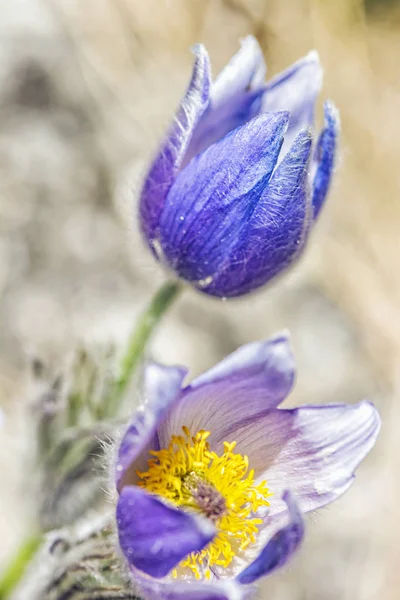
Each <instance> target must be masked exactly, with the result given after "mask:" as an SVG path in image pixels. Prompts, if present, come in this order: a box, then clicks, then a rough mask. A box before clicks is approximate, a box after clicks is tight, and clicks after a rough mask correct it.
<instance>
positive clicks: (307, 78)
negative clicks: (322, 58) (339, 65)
mask: <svg viewBox="0 0 400 600" xmlns="http://www.w3.org/2000/svg"><path fill="white" fill-rule="evenodd" d="M322 78H323V70H322V67H321V63H320V62H319V56H318V53H317V52H316V51H315V50H314V51H312V52H309V53H308V54H307V56H305V57H304V58H302V59H300V60H298V61H297V62H295V63H294V64H293V65H292V66H290V67H289V68H288V69H286V70H285V71H282V72H281V73H279V74H278V75H276V76H275V77H274V78H273V79H271V80H270V81H269V82H268V83H267V86H266V90H265V93H264V97H263V102H262V108H261V110H262V111H263V112H267V111H276V110H288V111H289V112H290V121H289V129H288V133H287V136H286V137H285V144H284V148H283V151H284V152H285V151H286V149H288V148H289V147H290V146H291V144H292V142H293V140H294V138H295V137H296V135H297V134H298V132H299V131H300V130H301V129H306V128H308V127H311V126H312V125H313V123H314V111H315V101H316V99H317V96H318V94H319V93H320V91H321V87H322Z"/></svg>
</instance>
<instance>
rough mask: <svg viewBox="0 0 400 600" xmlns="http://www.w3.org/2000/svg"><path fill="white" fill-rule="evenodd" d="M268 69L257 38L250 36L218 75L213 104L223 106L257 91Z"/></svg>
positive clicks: (213, 90)
mask: <svg viewBox="0 0 400 600" xmlns="http://www.w3.org/2000/svg"><path fill="white" fill-rule="evenodd" d="M266 72H267V67H266V65H265V61H264V56H263V53H262V50H261V48H260V45H259V43H258V42H257V40H256V38H255V37H253V36H252V35H248V36H247V37H245V38H244V39H243V40H242V42H241V48H240V50H239V52H237V53H236V54H235V56H233V57H232V58H231V60H230V61H229V63H228V64H227V65H226V66H225V67H224V69H223V70H222V71H221V73H220V74H219V75H218V77H217V78H216V80H215V81H214V83H213V84H212V88H211V102H212V104H213V105H214V106H221V104H224V103H225V102H227V101H228V100H230V99H232V98H234V97H235V96H236V95H237V94H240V93H241V92H244V91H245V90H255V89H257V88H260V87H262V86H263V84H264V80H265V75H266Z"/></svg>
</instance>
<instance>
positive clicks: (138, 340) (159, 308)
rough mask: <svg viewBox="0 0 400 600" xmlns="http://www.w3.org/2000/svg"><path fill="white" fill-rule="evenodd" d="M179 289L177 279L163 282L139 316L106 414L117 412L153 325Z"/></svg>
mask: <svg viewBox="0 0 400 600" xmlns="http://www.w3.org/2000/svg"><path fill="white" fill-rule="evenodd" d="M181 289H182V286H181V284H180V283H179V282H177V281H173V282H167V283H165V284H164V285H163V286H162V287H161V288H160V289H159V290H158V292H157V293H156V295H155V296H154V298H153V299H152V301H151V302H150V304H149V306H148V307H147V309H146V310H145V311H144V312H143V313H142V315H141V316H140V317H139V320H138V322H137V325H136V327H135V329H134V331H133V333H132V335H131V337H130V340H129V343H128V347H127V350H126V352H125V354H124V356H123V358H122V361H121V365H120V374H119V377H118V379H117V381H116V382H115V388H114V392H113V397H112V398H111V399H110V402H109V406H108V407H107V412H108V415H110V416H115V415H116V414H117V412H118V408H119V406H120V404H121V401H122V399H123V397H124V393H125V391H126V389H127V387H128V385H129V382H130V381H131V378H132V376H133V374H134V372H135V370H136V368H137V367H138V365H139V363H140V360H141V358H142V356H143V353H144V351H145V349H146V346H147V343H148V341H149V339H150V337H151V335H152V333H153V331H154V329H155V327H156V326H157V325H158V323H159V322H160V320H161V318H162V317H163V315H164V313H166V312H167V310H168V309H169V307H170V306H171V304H172V303H173V301H174V300H175V299H176V298H177V296H178V294H179V292H180V290H181Z"/></svg>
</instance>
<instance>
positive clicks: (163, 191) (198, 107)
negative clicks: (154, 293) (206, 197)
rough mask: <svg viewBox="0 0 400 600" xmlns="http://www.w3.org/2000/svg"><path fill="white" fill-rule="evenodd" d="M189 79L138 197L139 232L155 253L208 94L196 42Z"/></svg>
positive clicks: (202, 52) (204, 60)
mask: <svg viewBox="0 0 400 600" xmlns="http://www.w3.org/2000/svg"><path fill="white" fill-rule="evenodd" d="M194 53H195V55H196V59H195V63H194V66H193V73H192V79H191V81H190V84H189V86H188V89H187V91H186V94H185V96H184V98H183V100H182V102H181V105H180V107H179V108H178V111H177V114H176V117H175V119H174V122H173V123H172V125H171V128H170V130H169V133H168V135H167V139H166V140H165V142H164V144H163V145H162V146H161V149H160V151H159V153H158V155H157V156H156V158H155V160H154V162H153V164H152V166H151V167H150V170H149V172H148V174H147V177H146V179H145V182H144V185H143V189H142V192H141V197H140V207H139V217H140V225H141V229H142V233H143V235H144V237H145V239H146V241H147V243H148V244H149V246H150V248H151V250H152V251H153V253H154V254H156V256H157V255H158V254H157V252H158V250H157V240H158V226H159V221H160V216H161V213H162V210H163V207H164V201H165V198H166V196H167V194H168V191H169V189H170V187H171V185H172V184H173V182H174V180H175V178H176V175H177V173H178V171H179V169H180V167H181V164H182V161H183V159H184V157H185V153H186V151H187V149H188V146H189V143H190V140H191V138H192V135H193V132H194V130H195V128H196V126H197V124H198V122H199V119H200V117H201V115H202V114H203V112H204V111H205V110H206V108H207V106H208V101H209V95H210V86H211V72H210V61H209V57H208V54H207V51H206V49H205V48H204V47H203V46H201V45H198V46H196V47H195V48H194Z"/></svg>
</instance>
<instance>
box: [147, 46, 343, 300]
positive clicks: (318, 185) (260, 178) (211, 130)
mask: <svg viewBox="0 0 400 600" xmlns="http://www.w3.org/2000/svg"><path fill="white" fill-rule="evenodd" d="M195 54H196V60H195V63H194V67H193V74H192V78H191V81H190V84H189V86H188V89H187V92H186V94H185V96H184V98H183V100H182V102H181V104H180V106H179V108H178V111H177V114H176V117H175V120H174V122H173V124H172V126H171V128H170V130H169V133H168V135H167V138H166V140H165V142H164V144H163V145H162V146H161V148H160V150H159V152H158V154H157V156H156V158H155V160H154V162H153V164H152V166H151V168H150V170H149V172H148V174H147V177H146V179H145V182H144V185H143V188H142V192H141V197H140V209H139V212H140V225H141V229H142V233H143V235H144V237H145V239H146V241H147V243H148V245H149V247H150V249H151V250H152V252H153V254H154V256H155V257H156V258H157V259H158V260H159V261H160V262H161V263H162V264H164V265H165V266H166V267H167V268H169V269H170V270H172V271H173V272H174V273H175V274H176V276H178V277H179V278H182V279H184V280H186V281H187V282H189V283H190V284H191V285H193V286H194V287H196V288H197V289H199V290H200V291H202V292H204V293H207V294H210V295H214V296H219V297H234V296H240V295H242V294H246V293H248V292H251V291H252V290H254V289H256V288H259V287H261V286H263V285H264V284H266V283H267V282H269V281H270V280H271V279H272V278H273V277H275V276H276V275H278V274H280V273H281V272H282V271H284V270H285V269H286V268H287V267H289V266H290V265H291V264H292V263H293V262H294V261H295V260H296V259H297V258H298V256H299V255H300V254H301V252H302V250H303V249H304V247H305V245H306V242H307V239H308V237H309V234H310V231H311V229H312V227H313V223H314V220H315V218H316V216H317V215H318V213H319V211H320V209H321V207H322V205H323V203H324V201H325V198H326V195H327V192H328V189H329V186H330V182H331V177H332V172H333V169H334V159H335V153H336V145H337V136H338V129H339V121H338V114H337V111H336V109H335V108H334V106H333V105H332V104H331V103H329V102H327V103H326V104H325V126H324V128H323V130H322V132H321V134H320V136H319V139H318V140H315V136H314V132H313V123H314V105H315V100H316V97H317V95H318V93H319V91H320V87H321V79H322V70H321V66H320V64H319V61H318V56H317V54H316V53H315V52H311V53H309V54H308V55H307V56H306V57H305V58H303V59H302V60H300V61H298V62H297V63H295V64H294V65H293V66H292V67H290V68H289V69H287V70H286V71H284V72H283V73H281V74H280V75H278V76H276V77H275V78H273V79H272V80H271V81H270V82H268V83H265V82H264V76H265V70H266V67H265V64H264V60H263V57H262V54H261V49H260V48H259V46H258V44H257V42H256V40H255V39H254V38H252V37H248V38H246V39H245V40H244V42H243V44H242V47H241V49H240V51H239V52H238V53H237V54H236V56H234V57H233V58H232V60H231V61H230V63H229V64H228V65H227V66H226V67H225V69H224V70H223V71H222V73H221V74H220V75H219V77H218V78H217V79H216V81H215V82H212V81H211V75H210V66H209V59H208V54H207V52H206V50H205V49H204V48H203V47H202V46H197V47H196V48H195Z"/></svg>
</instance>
